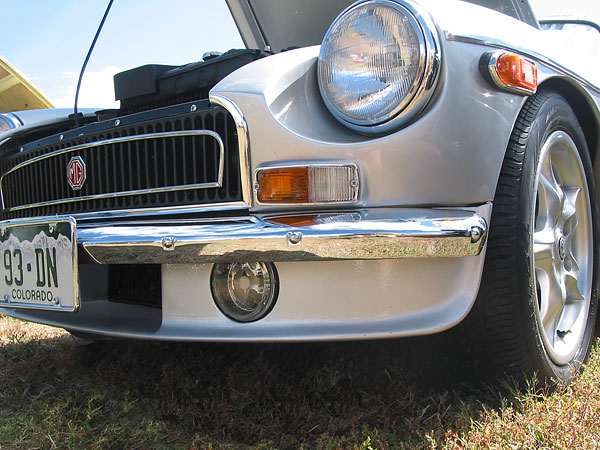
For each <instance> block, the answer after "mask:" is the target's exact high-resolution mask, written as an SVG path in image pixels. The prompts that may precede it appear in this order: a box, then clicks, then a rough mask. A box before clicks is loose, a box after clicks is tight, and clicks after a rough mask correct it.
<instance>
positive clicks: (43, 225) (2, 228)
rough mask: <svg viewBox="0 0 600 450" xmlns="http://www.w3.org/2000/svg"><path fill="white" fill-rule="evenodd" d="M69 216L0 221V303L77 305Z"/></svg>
mask: <svg viewBox="0 0 600 450" xmlns="http://www.w3.org/2000/svg"><path fill="white" fill-rule="evenodd" d="M76 229H77V227H76V223H75V220H74V219H72V218H70V217H69V218H60V219H56V220H48V221H22V222H18V221H11V222H4V223H0V307H11V308H12V307H14V308H34V309H51V310H59V311H68V312H74V311H77V309H79V286H78V281H77V280H78V272H77V242H76Z"/></svg>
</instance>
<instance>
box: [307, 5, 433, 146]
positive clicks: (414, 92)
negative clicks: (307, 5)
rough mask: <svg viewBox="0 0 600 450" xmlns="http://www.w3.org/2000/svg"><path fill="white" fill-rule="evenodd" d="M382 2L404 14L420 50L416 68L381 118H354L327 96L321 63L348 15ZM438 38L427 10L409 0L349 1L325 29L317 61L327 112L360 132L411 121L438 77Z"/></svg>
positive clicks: (383, 130) (387, 129) (390, 128)
mask: <svg viewBox="0 0 600 450" xmlns="http://www.w3.org/2000/svg"><path fill="white" fill-rule="evenodd" d="M380 5H384V6H387V7H391V8H395V9H397V10H399V11H400V13H401V14H403V15H405V16H406V17H407V18H408V20H409V22H410V23H411V25H412V27H413V29H414V31H415V32H416V34H417V36H418V39H419V44H420V45H419V46H420V52H419V53H420V54H419V64H418V72H417V75H416V77H415V80H414V81H413V84H412V86H411V88H410V89H409V91H408V92H407V94H406V95H405V96H404V97H403V98H401V99H399V101H398V103H397V105H396V106H395V107H394V108H393V109H392V110H391V111H390V112H389V113H388V114H386V116H385V117H384V118H383V119H379V120H377V121H374V120H356V119H353V118H350V117H348V116H345V115H344V114H343V112H341V111H339V110H338V109H337V108H336V107H335V106H334V105H333V103H332V102H331V101H330V99H329V95H328V93H327V92H326V90H325V88H324V82H323V81H322V77H323V75H322V72H321V70H322V65H323V64H324V62H323V54H324V52H325V51H324V48H325V45H326V44H327V43H328V39H329V38H330V36H331V34H332V31H333V30H334V29H335V27H336V26H338V24H339V23H340V22H341V21H343V20H344V19H345V18H347V17H348V15H349V14H350V13H351V12H353V11H354V10H356V9H358V8H369V7H375V6H380ZM441 61H442V56H441V42H440V38H439V35H438V29H437V26H436V25H435V23H434V21H433V19H432V17H431V16H430V15H429V13H428V12H427V11H426V10H424V9H423V7H421V6H420V5H418V4H415V3H414V2H412V1H411V0H362V1H359V2H356V3H354V4H352V5H350V6H349V7H348V8H346V9H345V10H344V11H342V13H340V15H338V17H337V18H336V19H335V20H334V21H333V22H332V24H331V25H330V27H329V29H328V30H327V32H326V33H325V36H324V38H323V41H322V43H321V49H320V51H319V57H318V62H317V80H318V85H319V91H320V92H321V98H322V99H323V102H324V103H325V106H326V107H327V109H328V110H329V111H330V113H331V114H332V115H333V116H334V117H335V118H336V119H337V120H338V121H339V122H341V123H342V124H344V125H345V126H346V127H348V128H350V129H353V130H355V131H358V132H360V133H363V134H384V133H389V132H392V131H395V130H397V129H399V128H401V127H403V126H405V125H407V124H408V123H409V122H410V121H412V120H413V119H414V118H415V116H417V114H419V113H420V112H421V111H422V110H423V109H424V108H425V106H426V105H427V103H428V102H429V100H430V98H431V96H432V94H433V91H434V90H435V87H436V85H437V81H438V79H439V73H440V69H441Z"/></svg>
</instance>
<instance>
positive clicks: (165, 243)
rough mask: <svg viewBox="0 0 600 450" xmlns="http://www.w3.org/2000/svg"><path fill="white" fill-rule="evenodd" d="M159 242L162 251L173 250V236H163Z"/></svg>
mask: <svg viewBox="0 0 600 450" xmlns="http://www.w3.org/2000/svg"><path fill="white" fill-rule="evenodd" d="M160 242H161V244H162V248H163V250H164V251H166V252H170V251H172V250H175V238H174V237H173V236H165V237H163V238H162V239H161V241H160Z"/></svg>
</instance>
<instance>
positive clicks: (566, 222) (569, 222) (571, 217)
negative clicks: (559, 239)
mask: <svg viewBox="0 0 600 450" xmlns="http://www.w3.org/2000/svg"><path fill="white" fill-rule="evenodd" d="M580 192H581V188H567V189H565V190H564V193H565V198H564V204H563V208H562V223H563V232H564V234H565V236H569V235H570V234H572V233H573V231H574V230H575V228H577V198H578V197H579V193H580Z"/></svg>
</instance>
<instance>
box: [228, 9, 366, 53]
mask: <svg viewBox="0 0 600 450" xmlns="http://www.w3.org/2000/svg"><path fill="white" fill-rule="evenodd" d="M225 1H226V2H227V6H229V10H230V11H231V14H232V16H233V19H234V20H235V23H236V25H237V27H238V29H239V31H240V35H241V36H242V39H243V41H244V44H245V45H246V47H247V48H258V49H261V50H262V49H264V48H265V47H270V48H271V50H272V51H274V52H279V51H281V50H283V49H287V48H290V47H306V46H309V45H317V44H320V43H321V40H322V39H323V36H324V35H325V32H326V31H327V29H328V28H329V25H331V22H333V20H334V19H335V18H336V17H337V15H338V14H339V13H340V12H342V11H343V10H344V9H345V8H346V7H347V6H349V5H351V4H352V3H354V2H355V0H301V1H298V0H225Z"/></svg>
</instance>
